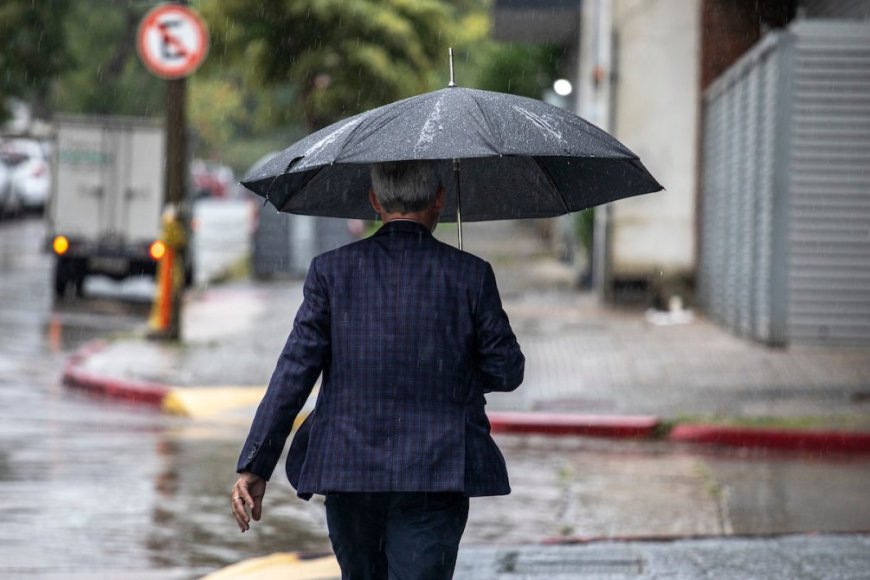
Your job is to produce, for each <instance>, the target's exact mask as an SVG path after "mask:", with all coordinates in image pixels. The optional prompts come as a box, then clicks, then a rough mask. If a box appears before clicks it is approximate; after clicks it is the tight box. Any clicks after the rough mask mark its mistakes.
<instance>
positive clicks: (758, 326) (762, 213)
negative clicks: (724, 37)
mask: <svg viewBox="0 0 870 580" xmlns="http://www.w3.org/2000/svg"><path fill="white" fill-rule="evenodd" d="M778 63H779V61H778V59H776V58H775V55H774V54H773V51H768V52H767V53H765V54H764V55H763V56H762V58H760V59H759V65H758V73H759V77H760V80H761V82H760V93H759V99H758V100H759V111H760V115H759V117H758V133H757V139H758V174H757V180H756V184H757V185H756V186H757V191H758V195H756V206H755V209H756V211H755V231H756V237H757V242H756V245H755V266H756V268H755V296H754V300H755V313H756V315H755V325H754V328H753V335H754V336H755V337H756V338H757V339H758V340H761V341H763V342H769V341H770V340H771V338H772V335H771V332H770V328H771V320H772V312H771V299H772V297H771V262H772V260H771V252H770V248H771V238H772V235H773V173H774V160H775V150H774V145H775V127H776V125H775V122H774V121H775V118H776V107H777V91H776V88H777V85H778V82H779V70H778V67H777V64H778Z"/></svg>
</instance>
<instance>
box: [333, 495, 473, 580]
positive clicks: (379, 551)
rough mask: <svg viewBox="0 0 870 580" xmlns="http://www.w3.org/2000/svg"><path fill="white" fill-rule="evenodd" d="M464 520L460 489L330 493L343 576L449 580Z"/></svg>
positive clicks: (465, 509)
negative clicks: (420, 491)
mask: <svg viewBox="0 0 870 580" xmlns="http://www.w3.org/2000/svg"><path fill="white" fill-rule="evenodd" d="M467 520H468V498H467V497H466V496H465V495H463V494H461V493H404V492H402V493H400V492H388V493H330V494H327V496H326V523H327V525H328V526H329V539H330V541H331V542H332V548H333V550H335V555H336V557H337V558H338V564H339V566H341V578H342V580H382V579H387V578H389V580H412V579H418V580H442V579H444V580H449V579H450V578H452V577H453V569H454V567H455V566H456V552H457V551H458V549H459V540H460V538H462V532H464V531H465V522H466V521H467Z"/></svg>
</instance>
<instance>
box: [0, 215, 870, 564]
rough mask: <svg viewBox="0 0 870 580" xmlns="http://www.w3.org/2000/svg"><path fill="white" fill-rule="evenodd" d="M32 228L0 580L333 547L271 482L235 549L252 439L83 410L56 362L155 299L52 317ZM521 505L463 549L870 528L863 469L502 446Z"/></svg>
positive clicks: (12, 324)
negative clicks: (234, 498)
mask: <svg viewBox="0 0 870 580" xmlns="http://www.w3.org/2000/svg"><path fill="white" fill-rule="evenodd" d="M42 237H43V228H42V224H41V222H40V221H39V220H38V219H35V218H33V219H27V220H18V221H14V222H2V223H0V515H2V521H3V524H4V525H3V526H2V527H0V577H2V578H21V577H42V578H49V577H51V578H55V577H57V578H64V577H73V574H82V575H83V576H82V577H85V576H87V575H88V574H89V573H90V572H95V571H97V572H101V573H103V574H104V576H103V577H110V578H111V577H124V578H127V580H131V579H133V578H193V577H197V576H199V575H201V574H203V573H206V572H209V571H212V570H215V569H217V568H219V567H221V566H224V565H226V564H230V563H233V562H236V561H238V560H241V559H244V558H248V557H253V556H257V555H262V554H268V553H271V552H276V551H288V550H310V551H326V550H328V540H327V538H326V528H325V522H324V517H323V511H322V507H321V505H320V503H319V502H317V501H312V502H309V503H306V502H301V501H298V500H296V499H295V498H294V497H293V491H292V489H291V488H290V487H289V486H288V485H287V484H286V483H285V482H284V481H283V480H282V478H281V477H280V476H276V478H275V480H274V481H275V483H273V484H271V485H270V490H269V497H268V498H267V504H266V510H267V511H266V515H267V518H266V520H265V521H263V522H261V523H260V524H259V525H257V526H256V527H255V528H254V529H253V530H252V532H251V533H248V534H245V535H241V534H239V533H238V531H237V529H236V528H235V524H234V522H233V521H232V519H231V517H230V516H229V506H228V497H227V491H228V489H229V487H230V486H231V484H232V481H233V480H234V474H233V473H232V468H233V465H234V463H235V457H236V454H237V452H238V448H239V445H240V443H241V441H242V438H243V436H244V431H245V426H243V425H240V424H238V423H237V422H235V423H224V422H220V421H219V420H215V421H210V422H191V421H189V420H186V419H179V418H174V417H169V416H165V415H161V414H158V413H155V412H153V411H151V410H148V409H141V408H137V407H131V406H125V405H121V404H118V403H114V402H113V403H109V402H105V401H101V400H97V399H93V398H88V397H84V396H82V395H79V394H77V393H75V392H71V391H69V390H67V389H66V388H64V387H62V386H61V385H60V384H59V377H60V374H61V371H62V366H63V363H64V360H65V357H66V356H67V355H68V354H69V353H71V352H72V351H74V350H75V349H76V348H78V347H80V346H81V345H82V344H84V343H85V342H87V341H88V340H91V339H94V338H98V337H106V336H110V335H112V334H115V333H124V332H129V331H131V330H133V329H135V328H137V327H139V326H141V325H142V324H143V323H144V321H145V319H146V317H147V312H148V305H147V299H148V297H149V292H150V286H149V283H147V282H145V281H132V282H131V283H129V284H126V285H123V286H121V287H118V286H116V285H113V284H110V283H105V282H100V281H95V283H94V285H92V286H89V293H90V296H89V297H88V298H87V299H85V300H83V301H77V302H70V303H67V304H64V305H61V306H54V305H53V304H52V299H51V295H50V287H49V280H50V271H51V259H50V256H48V255H46V254H44V253H42V251H41V246H42V242H43V239H42ZM499 442H500V445H501V446H502V448H503V450H504V451H505V455H506V457H507V460H508V463H509V468H510V470H511V474H512V483H513V487H514V493H513V494H512V495H511V496H508V497H505V498H495V499H490V500H481V501H476V502H475V503H474V505H473V506H472V515H471V518H470V521H469V526H468V530H467V533H466V537H465V539H464V542H465V544H466V545H475V544H478V545H479V544H492V543H500V544H506V543H529V542H537V541H540V540H542V539H544V538H548V537H550V538H552V537H559V536H574V535H580V536H620V535H638V534H641V535H656V536H662V535H669V534H673V535H694V534H702V535H707V534H722V533H724V534H731V533H736V534H745V533H777V532H792V531H808V530H818V531H855V530H868V529H870V506H868V499H867V494H866V482H867V481H868V480H870V461H868V460H863V459H849V458H831V457H807V456H772V455H764V454H762V455H758V454H750V455H745V454H739V453H737V454H735V453H713V452H704V453H699V452H696V451H692V450H688V449H673V448H670V447H664V446H658V445H651V444H625V443H613V442H602V441H591V440H579V439H549V438H544V437H530V438H523V437H511V438H502V439H500V441H499Z"/></svg>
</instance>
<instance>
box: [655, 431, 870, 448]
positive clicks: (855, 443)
mask: <svg viewBox="0 0 870 580" xmlns="http://www.w3.org/2000/svg"><path fill="white" fill-rule="evenodd" d="M668 439H669V440H671V441H678V442H688V443H705V444H713V445H725V446H730V447H763V448H767V449H792V450H801V451H821V452H832V451H843V452H849V453H870V433H866V432H849V431H799V430H788V429H768V428H758V427H728V426H720V425H677V426H676V427H674V428H673V430H672V431H671V433H670V435H669V436H668Z"/></svg>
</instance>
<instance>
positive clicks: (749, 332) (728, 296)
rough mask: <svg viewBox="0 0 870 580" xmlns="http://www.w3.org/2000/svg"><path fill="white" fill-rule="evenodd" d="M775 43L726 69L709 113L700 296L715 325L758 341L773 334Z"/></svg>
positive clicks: (773, 39) (708, 103) (771, 39)
mask: <svg viewBox="0 0 870 580" xmlns="http://www.w3.org/2000/svg"><path fill="white" fill-rule="evenodd" d="M778 42H779V35H778V34H772V35H769V36H768V37H766V38H765V39H764V40H763V41H762V42H761V43H759V45H757V46H756V47H755V48H754V49H752V50H751V51H749V53H747V54H746V55H745V56H744V57H743V58H742V59H741V60H740V61H739V62H738V63H737V64H736V65H735V66H734V67H732V68H731V69H729V71H728V72H727V73H726V74H725V75H723V76H722V77H721V78H720V79H719V80H718V81H717V82H716V83H714V84H713V86H712V87H711V88H710V90H708V92H707V94H706V95H705V109H704V142H703V168H704V175H703V176H702V188H703V193H702V211H703V214H702V225H703V228H704V231H703V235H702V238H701V244H702V245H701V264H700V266H701V267H700V270H699V272H700V285H699V296H700V299H701V304H702V305H703V306H704V308H705V309H706V312H707V313H708V315H709V316H711V317H712V318H713V319H714V320H716V321H717V322H719V323H721V324H723V325H724V326H727V327H728V328H730V329H732V330H734V331H735V332H737V333H739V334H742V335H745V336H751V337H755V338H760V339H761V340H767V339H768V338H769V337H770V335H771V332H770V324H771V312H770V311H771V308H770V303H771V298H770V295H771V285H770V272H769V265H770V263H771V258H770V254H771V243H772V219H773V200H772V197H773V193H772V190H773V165H774V161H773V159H774V147H775V144H774V135H775V121H776V114H775V113H776V106H777V88H778V85H777V83H778V75H777V64H776V59H775V58H774V56H775V50H776V47H777V44H778ZM762 268H766V269H765V271H763V272H761V271H760V270H761V269H762Z"/></svg>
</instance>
